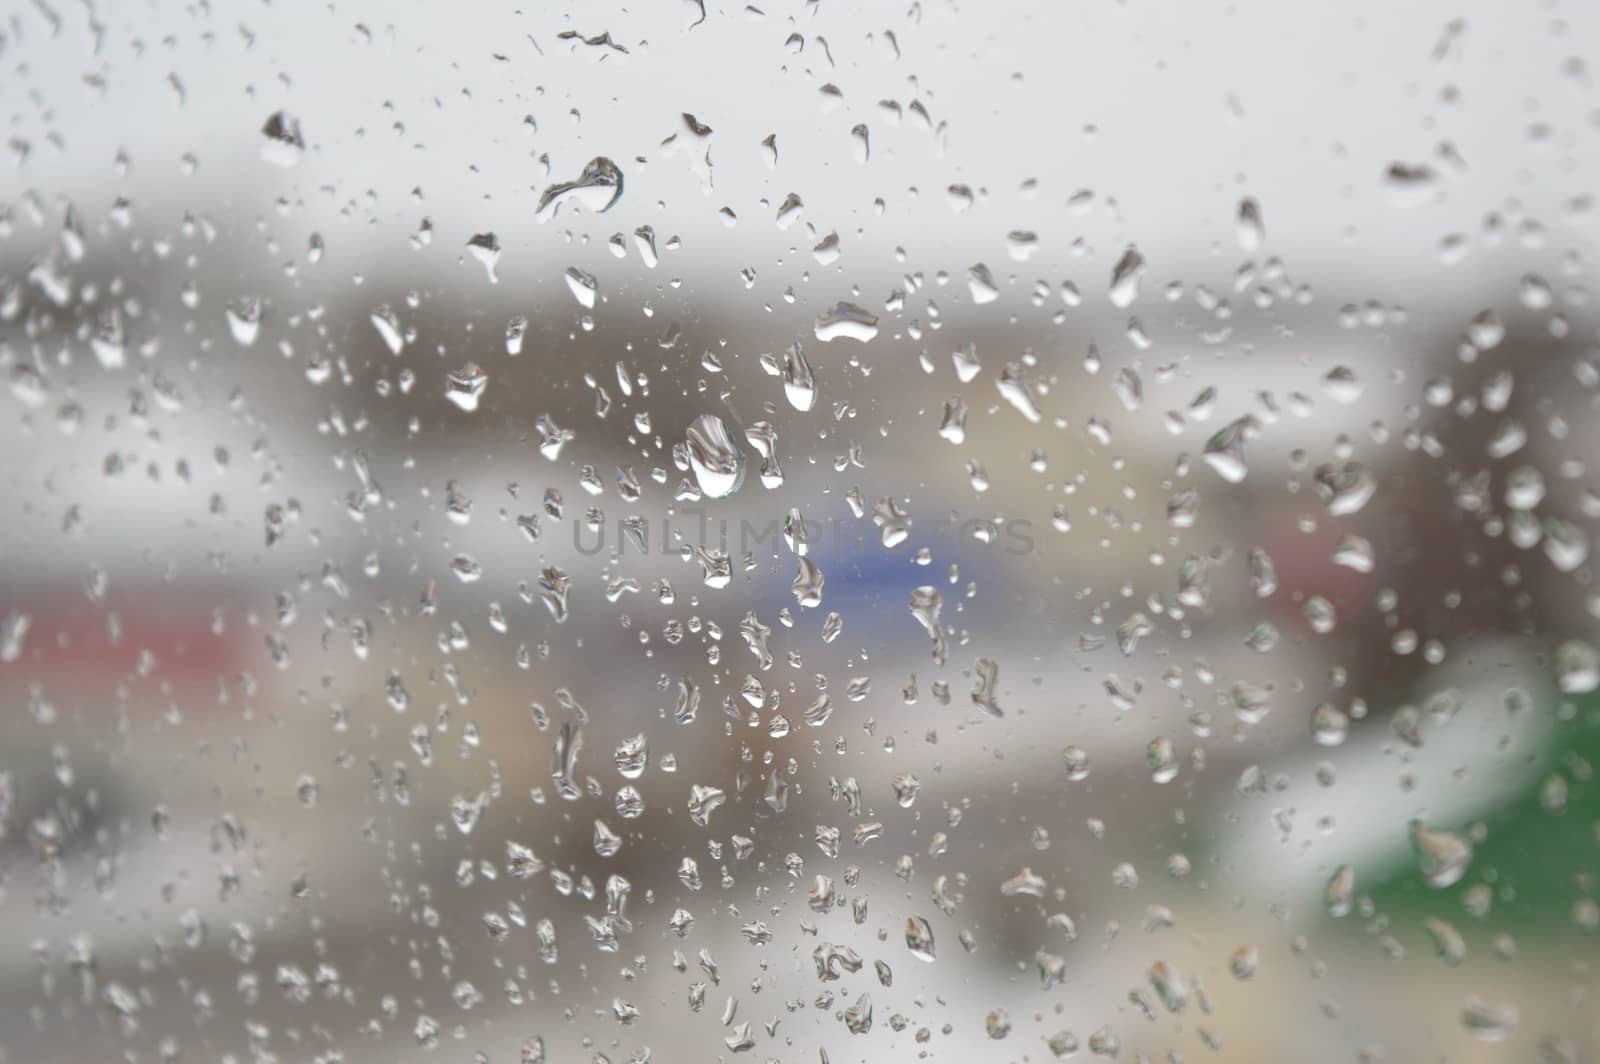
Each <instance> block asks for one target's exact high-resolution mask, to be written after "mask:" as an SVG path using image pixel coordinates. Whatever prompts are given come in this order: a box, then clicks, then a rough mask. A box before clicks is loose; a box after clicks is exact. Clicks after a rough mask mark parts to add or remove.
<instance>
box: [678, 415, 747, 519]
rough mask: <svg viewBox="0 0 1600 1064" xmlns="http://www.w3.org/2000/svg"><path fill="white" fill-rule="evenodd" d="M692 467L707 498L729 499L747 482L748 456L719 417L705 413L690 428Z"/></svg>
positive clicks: (690, 458) (689, 442)
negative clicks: (745, 480)
mask: <svg viewBox="0 0 1600 1064" xmlns="http://www.w3.org/2000/svg"><path fill="white" fill-rule="evenodd" d="M688 447H689V468H690V469H692V470H693V471H694V477H695V481H696V482H697V483H698V484H699V485H700V490H701V491H702V492H704V493H705V495H706V497H707V498H711V499H726V498H727V497H729V496H730V495H732V494H733V493H734V492H736V491H738V490H739V486H740V485H741V484H743V483H744V471H745V459H744V453H743V452H742V451H740V450H739V446H738V445H737V444H736V443H734V442H733V438H732V437H731V436H729V434H728V428H727V426H726V425H724V424H723V423H722V419H721V418H720V417H718V416H717V415H715V414H701V415H700V416H699V417H698V418H696V419H695V420H694V423H693V424H691V425H690V426H689V431H688Z"/></svg>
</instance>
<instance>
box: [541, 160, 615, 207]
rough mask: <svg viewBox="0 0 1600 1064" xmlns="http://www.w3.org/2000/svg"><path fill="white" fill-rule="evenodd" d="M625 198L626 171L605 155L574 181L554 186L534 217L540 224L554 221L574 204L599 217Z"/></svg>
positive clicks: (589, 164) (542, 199) (586, 166)
mask: <svg viewBox="0 0 1600 1064" xmlns="http://www.w3.org/2000/svg"><path fill="white" fill-rule="evenodd" d="M621 195H622V171H621V170H619V169H617V164H616V163H614V162H612V161H611V160H610V159H608V158H606V157H605V156H603V155H600V156H596V157H595V158H593V159H590V160H589V162H588V163H587V164H586V165H585V166H584V168H583V172H582V173H581V174H579V175H578V177H577V179H576V180H574V181H563V182H559V183H557V184H554V185H551V186H550V187H548V188H546V189H545V190H544V193H543V194H542V195H541V196H540V197H539V205H538V207H537V208H536V209H535V211H534V213H535V215H536V216H537V217H538V218H539V220H540V221H544V220H546V219H548V218H550V217H551V216H552V215H554V214H555V213H556V210H557V209H558V208H559V207H560V206H561V205H562V204H564V203H573V204H576V205H577V206H580V207H582V208H583V209H584V210H586V211H592V212H594V213H596V214H598V213H600V212H601V211H605V210H607V209H609V208H610V207H611V206H612V204H614V203H616V202H617V199H618V197H620V196H621Z"/></svg>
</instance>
